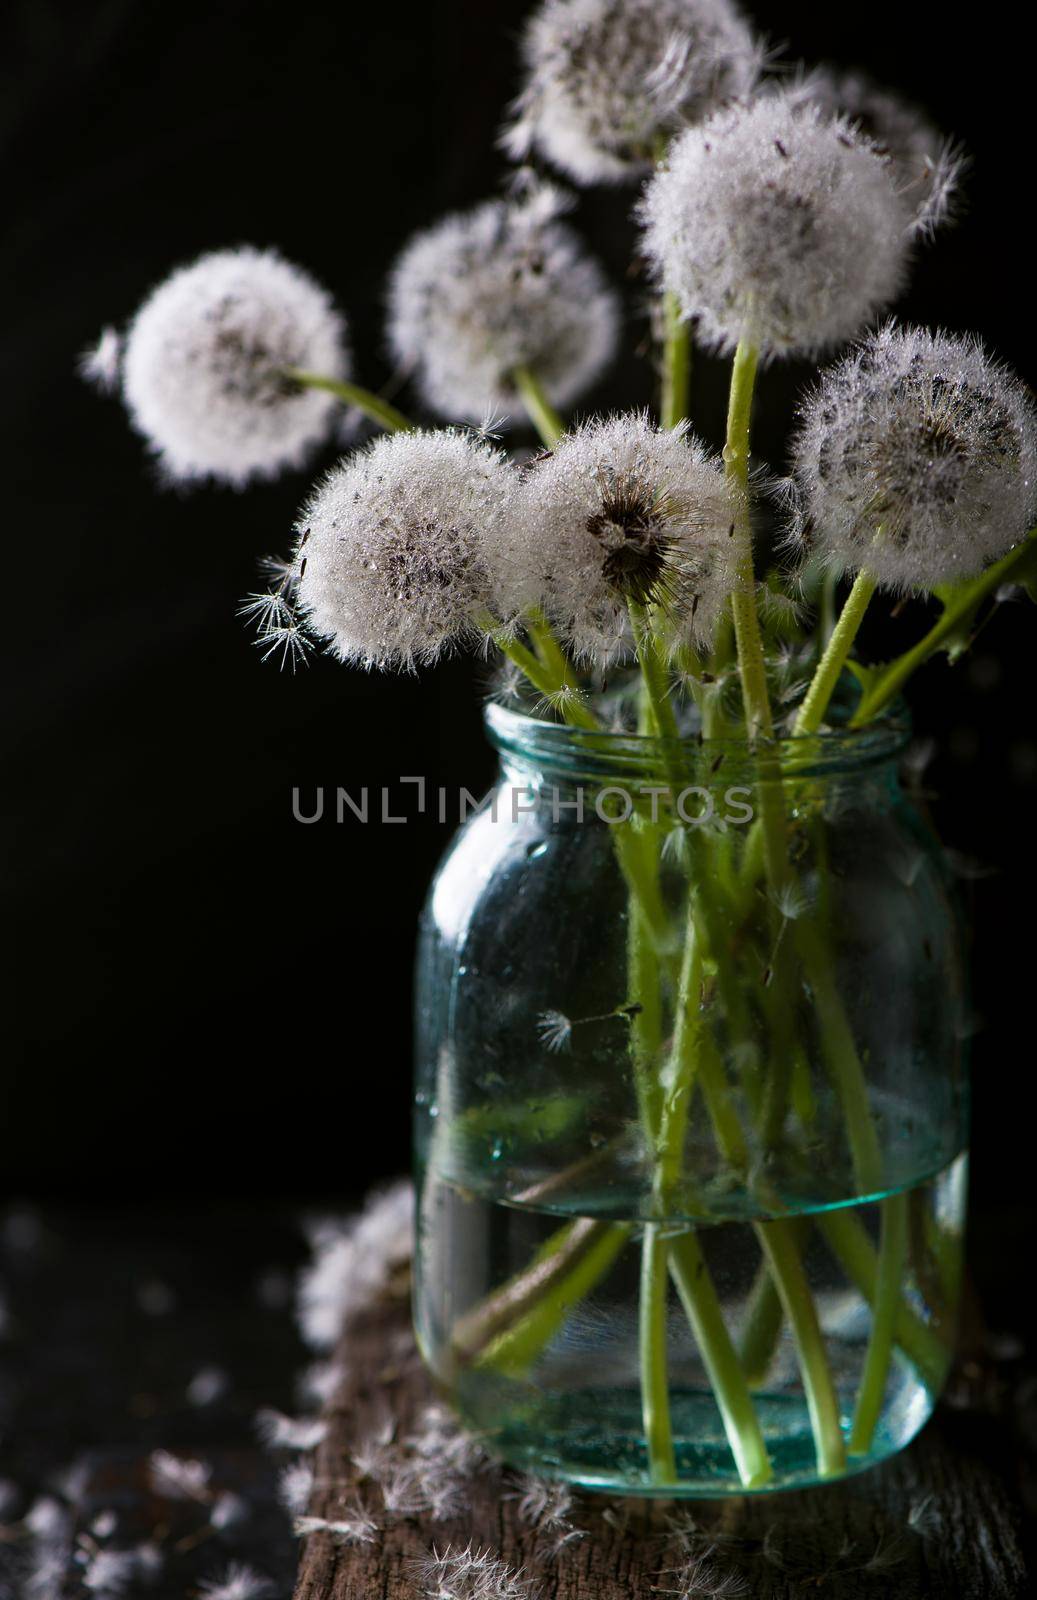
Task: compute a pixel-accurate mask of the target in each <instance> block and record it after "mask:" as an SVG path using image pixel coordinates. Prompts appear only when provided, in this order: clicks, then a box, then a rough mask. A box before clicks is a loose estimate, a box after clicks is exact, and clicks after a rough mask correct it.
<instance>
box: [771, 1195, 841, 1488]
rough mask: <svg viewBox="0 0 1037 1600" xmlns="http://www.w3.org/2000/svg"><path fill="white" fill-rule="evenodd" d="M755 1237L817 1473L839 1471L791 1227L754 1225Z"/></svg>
mask: <svg viewBox="0 0 1037 1600" xmlns="http://www.w3.org/2000/svg"><path fill="white" fill-rule="evenodd" d="M755 1232H756V1237H757V1239H758V1240H759V1242H760V1246H761V1248H762V1250H763V1252H764V1254H765V1256H766V1258H767V1264H768V1266H769V1267H770V1271H771V1276H772V1277H773V1279H774V1286H775V1288H776V1289H777V1291H778V1295H779V1297H780V1299H781V1304H782V1309H783V1310H784V1312H785V1315H786V1317H787V1318H788V1320H789V1325H790V1327H791V1328H792V1333H793V1338H794V1341H795V1346H796V1360H797V1361H798V1363H799V1371H800V1376H801V1378H802V1380H803V1391H804V1393H805V1395H806V1398H807V1409H808V1410H809V1412H810V1424H811V1429H812V1431H813V1435H814V1448H815V1450H816V1452H817V1470H818V1472H819V1473H820V1474H821V1476H822V1477H830V1476H831V1475H832V1474H833V1473H838V1472H843V1471H844V1470H845V1467H846V1445H845V1442H844V1440H843V1433H842V1428H841V1427H840V1424H839V1402H838V1400H837V1399H836V1394H835V1386H834V1384H833V1382H832V1373H831V1368H830V1367H829V1365H828V1356H827V1354H826V1352H825V1344H824V1339H823V1337H822V1334H821V1324H820V1323H819V1322H818V1318H817V1310H816V1308H815V1306H814V1300H813V1296H812V1295H811V1293H810V1286H809V1284H808V1283H807V1275H806V1272H805V1270H804V1267H803V1262H802V1259H801V1257H800V1254H799V1249H798V1247H797V1244H796V1236H795V1231H794V1230H793V1228H792V1227H791V1226H790V1225H789V1223H788V1222H785V1221H783V1220H781V1219H776V1220H774V1221H771V1222H758V1223H756V1224H755Z"/></svg>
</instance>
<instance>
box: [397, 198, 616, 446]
mask: <svg viewBox="0 0 1037 1600" xmlns="http://www.w3.org/2000/svg"><path fill="white" fill-rule="evenodd" d="M558 210H559V201H558V198H557V196H555V195H554V194H553V193H552V192H551V191H546V190H540V191H538V192H536V193H535V194H533V195H532V196H527V197H526V198H524V199H521V200H513V201H504V200H492V201H489V202H488V203H487V204H485V205H482V206H479V207H477V209H476V210H474V211H470V212H467V213H465V214H463V215H459V216H451V217H447V218H446V219H445V220H444V221H443V222H440V223H438V224H437V226H435V227H434V228H430V229H429V230H428V231H427V232H425V233H421V234H419V235H418V236H417V237H416V238H415V239H414V240H413V242H412V243H411V244H410V245H409V246H408V248H407V249H406V250H405V251H404V253H403V255H402V256H401V258H400V260H399V261H398V263H397V265H396V267H395V269H394V271H393V274H392V279H391V282H390V286H389V336H390V341H391V344H392V347H393V351H394V353H395V355H396V357H397V358H398V359H399V360H400V361H402V362H404V363H406V364H407V365H410V366H413V368H414V370H415V376H416V378H417V381H418V384H419V387H420V389H421V391H422V393H423V395H424V397H425V399H426V400H427V402H428V403H429V405H431V406H432V407H433V409H434V410H436V411H438V412H440V413H441V414H442V415H443V416H447V417H455V418H464V419H466V420H469V421H472V422H479V421H481V420H483V419H484V418H485V417H486V416H487V415H488V414H490V413H499V412H504V413H509V412H514V411H515V410H516V408H517V399H516V395H517V391H516V387H515V379H514V374H515V371H516V369H517V368H520V367H526V368H528V369H529V370H530V371H531V372H532V373H533V374H534V375H535V377H536V378H537V379H539V381H540V383H541V384H542V385H543V387H544V389H545V391H546V393H547V395H548V398H549V399H550V400H551V401H552V403H553V404H554V405H558V406H564V405H567V404H568V403H569V402H570V401H571V400H574V399H575V398H576V397H577V396H578V395H580V394H582V393H583V391H584V390H585V389H587V388H588V387H589V386H590V384H591V383H593V381H594V379H595V378H596V377H597V376H598V374H599V373H600V372H601V371H602V369H603V368H604V367H605V365H606V364H607V363H608V362H609V361H610V360H611V358H612V355H613V352H614V350H615V347H616V341H617V338H618V333H619V305H618V301H617V298H616V296H615V294H614V293H613V291H612V290H611V289H610V288H609V287H608V285H607V283H606V282H605V278H604V274H603V273H602V271H601V268H600V267H599V266H598V264H597V262H596V261H594V260H592V259H591V258H590V257H589V256H588V255H587V254H586V253H585V251H584V250H583V248H582V246H581V244H580V241H579V240H578V238H577V237H576V235H575V234H574V233H573V232H572V230H571V229H570V228H568V227H567V226H566V225H565V223H562V222H559V221H558V220H557V215H558Z"/></svg>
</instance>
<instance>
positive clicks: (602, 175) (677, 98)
mask: <svg viewBox="0 0 1037 1600" xmlns="http://www.w3.org/2000/svg"><path fill="white" fill-rule="evenodd" d="M522 53H523V59H524V64H525V69H526V83H525V87H524V88H523V91H522V93H521V95H520V96H519V98H518V100H517V101H516V102H515V105H514V107H513V121H512V123H511V125H510V126H509V127H508V129H507V130H506V132H505V134H504V138H503V143H504V145H505V148H506V149H507V150H508V152H509V153H510V154H511V155H512V156H513V157H514V158H516V159H518V160H524V159H525V158H526V157H527V156H528V155H529V154H530V153H531V152H533V151H536V152H537V153H538V154H540V155H542V156H543V157H544V158H545V159H546V160H548V161H550V162H552V163H553V165H554V166H556V167H558V168H560V169H561V170H562V171H563V172H565V173H567V174H568V175H569V176H570V177H572V178H574V179H575V180H576V181H577V182H578V183H585V184H591V183H614V182H617V181H621V180H622V179H625V178H630V177H634V176H636V175H637V174H638V173H641V172H644V171H646V170H647V169H648V168H649V167H650V165H651V163H652V161H653V160H654V158H655V153H656V146H657V144H658V142H659V141H660V139H663V138H665V137H667V135H669V134H671V133H672V132H673V131H674V130H675V129H676V128H679V127H680V126H681V125H682V123H689V122H697V121H699V120H701V118H702V117H704V116H706V115H708V114H709V112H711V111H713V110H714V109H715V108H716V107H717V106H718V105H719V104H720V103H721V102H722V101H724V100H726V99H729V98H731V97H732V96H737V95H744V94H748V93H749V91H750V90H751V89H752V87H753V84H754V82H755V80H756V77H757V75H758V72H759V67H760V57H761V52H760V49H759V46H758V45H757V44H756V42H755V41H754V39H753V36H752V34H751V33H750V31H749V29H748V27H747V26H746V24H745V23H744V22H743V21H742V19H741V17H740V16H739V14H738V12H737V11H736V9H735V7H734V6H733V5H731V4H730V3H728V0H546V3H544V4H542V5H540V6H539V7H538V9H537V10H536V11H535V12H534V13H533V15H532V16H531V17H530V19H529V22H528V24H527V26H526V31H525V36H524V39H523V44H522Z"/></svg>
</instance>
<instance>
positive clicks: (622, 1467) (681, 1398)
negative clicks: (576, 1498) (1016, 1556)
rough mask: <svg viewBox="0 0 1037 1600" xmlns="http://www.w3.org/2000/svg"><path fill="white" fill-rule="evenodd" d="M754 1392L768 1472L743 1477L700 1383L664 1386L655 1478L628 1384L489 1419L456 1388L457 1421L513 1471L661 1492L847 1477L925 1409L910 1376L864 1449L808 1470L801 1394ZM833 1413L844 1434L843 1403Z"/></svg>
mask: <svg viewBox="0 0 1037 1600" xmlns="http://www.w3.org/2000/svg"><path fill="white" fill-rule="evenodd" d="M754 1398H755V1402H756V1410H757V1415H758V1417H759V1420H760V1425H761V1428H762V1431H763V1435H764V1439H765V1442H766V1444H767V1450H768V1454H769V1456H770V1460H771V1464H772V1467H773V1476H772V1477H771V1478H770V1479H768V1481H767V1482H766V1483H764V1484H758V1485H752V1486H747V1485H745V1484H744V1483H742V1481H741V1479H740V1478H739V1477H738V1474H737V1472H736V1470H735V1466H734V1460H733V1457H732V1454H731V1449H730V1446H729V1444H728V1441H727V1438H726V1436H725V1434H724V1431H723V1428H722V1426H721V1424H720V1418H719V1414H718V1412H717V1407H716V1401H715V1399H714V1397H713V1395H712V1394H711V1393H709V1392H701V1391H695V1390H683V1391H682V1390H674V1391H672V1392H671V1401H670V1403H671V1417H672V1423H673V1431H674V1455H675V1458H676V1463H677V1476H676V1478H675V1479H674V1480H673V1481H667V1482H665V1483H664V1482H659V1481H653V1479H652V1477H651V1475H650V1473H649V1470H648V1459H647V1452H646V1450H645V1444H644V1434H643V1429H642V1420H641V1411H640V1401H639V1397H638V1396H637V1394H636V1393H632V1392H631V1391H630V1390H625V1389H624V1390H617V1389H587V1390H583V1391H580V1392H576V1393H568V1394H565V1395H557V1396H553V1397H550V1396H548V1397H540V1398H539V1399H538V1400H537V1402H536V1403H535V1404H531V1405H530V1406H528V1407H525V1408H514V1409H512V1410H510V1411H508V1412H505V1413H504V1414H501V1413H497V1414H496V1415H494V1416H493V1417H492V1419H491V1418H490V1417H489V1416H487V1415H486V1411H485V1407H482V1406H479V1407H475V1408H471V1407H469V1406H467V1405H465V1404H464V1403H463V1396H462V1397H461V1405H460V1407H459V1409H460V1411H461V1416H462V1419H463V1420H464V1422H465V1423H466V1424H467V1425H468V1426H469V1427H471V1428H474V1429H476V1430H477V1431H478V1432H479V1434H480V1437H481V1438H482V1440H483V1442H484V1443H485V1445H486V1447H487V1448H488V1449H489V1450H490V1451H491V1453H492V1454H494V1455H496V1456H498V1457H499V1458H500V1459H502V1460H503V1461H505V1462H506V1463H507V1464H508V1465H509V1466H512V1467H515V1468H517V1469H519V1470H520V1471H523V1472H530V1473H535V1474H536V1475H537V1476H538V1477H545V1478H556V1479H561V1480H562V1481H564V1482H566V1483H571V1484H572V1485H573V1486H574V1487H575V1488H579V1489H583V1490H588V1491H591V1492H595V1493H604V1494H616V1495H644V1496H650V1497H656V1498H661V1499H710V1498H721V1497H724V1496H728V1495H732V1494H770V1493H774V1492H775V1491H777V1490H784V1489H806V1488H810V1487H812V1486H813V1485H816V1484H823V1483H832V1482H835V1481H838V1480H839V1479H840V1478H843V1477H850V1476H854V1475H856V1474H857V1473H860V1472H865V1471H867V1470H868V1469H869V1468H870V1467H873V1466H876V1465H877V1464H878V1463H879V1462H881V1461H884V1460H886V1459H887V1458H888V1457H889V1456H891V1455H895V1454H896V1453H897V1452H898V1451H899V1450H902V1449H903V1448H904V1446H905V1445H907V1444H908V1443H910V1441H911V1439H913V1438H914V1436H915V1435H916V1434H917V1433H918V1431H919V1430H920V1429H921V1428H922V1427H923V1426H924V1424H925V1423H926V1421H927V1420H928V1418H929V1416H930V1415H931V1413H932V1410H933V1401H932V1398H931V1396H930V1395H929V1393H928V1392H927V1390H926V1389H925V1388H924V1386H923V1385H921V1384H920V1383H912V1384H911V1385H910V1386H909V1388H908V1390H907V1391H906V1392H905V1391H903V1390H902V1391H901V1394H900V1396H899V1403H898V1404H897V1405H896V1406H895V1407H894V1408H892V1410H891V1411H889V1412H887V1414H886V1415H885V1416H884V1418H883V1420H882V1422H881V1423H880V1425H879V1427H878V1429H877V1430H876V1434H875V1438H874V1440H873V1442H872V1447H871V1449H870V1450H869V1451H868V1452H867V1454H863V1455H849V1454H848V1455H847V1459H846V1465H845V1468H844V1469H843V1470H842V1471H840V1472H838V1473H829V1474H827V1475H824V1474H822V1473H820V1472H819V1470H818V1466H817V1457H816V1453H815V1449H814V1437H813V1433H812V1431H811V1427H810V1418H809V1415H808V1413H807V1410H806V1406H805V1404H804V1403H803V1401H802V1400H801V1399H797V1398H795V1397H794V1396H790V1395H787V1394H786V1395H779V1394H767V1393H760V1394H757V1395H756V1396H755V1397H754ZM455 1403H456V1399H455ZM842 1421H843V1432H844V1436H845V1437H848V1436H849V1431H850V1414H849V1412H847V1413H846V1415H844V1417H843V1419H842Z"/></svg>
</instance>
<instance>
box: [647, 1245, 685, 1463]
mask: <svg viewBox="0 0 1037 1600" xmlns="http://www.w3.org/2000/svg"><path fill="white" fill-rule="evenodd" d="M667 1251H668V1245H667V1241H666V1236H665V1234H664V1232H663V1229H662V1227H661V1226H660V1225H659V1224H658V1223H655V1222H649V1223H646V1225H645V1232H644V1239H643V1241H642V1244H641V1300H640V1331H641V1337H640V1351H641V1409H642V1414H643V1418H644V1430H645V1444H646V1446H647V1449H648V1468H649V1472H650V1473H651V1477H652V1482H653V1483H655V1484H660V1485H662V1484H667V1483H672V1482H673V1480H674V1478H675V1477H676V1476H677V1463H676V1459H675V1457H674V1453H673V1427H672V1424H671V1422H670V1384H669V1376H668V1372H667V1360H666V1290H667V1286H668V1282H669V1280H668V1278H667V1276H666V1262H667Z"/></svg>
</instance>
